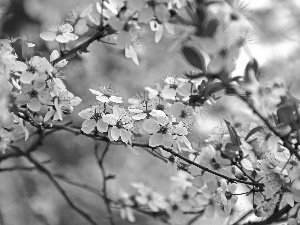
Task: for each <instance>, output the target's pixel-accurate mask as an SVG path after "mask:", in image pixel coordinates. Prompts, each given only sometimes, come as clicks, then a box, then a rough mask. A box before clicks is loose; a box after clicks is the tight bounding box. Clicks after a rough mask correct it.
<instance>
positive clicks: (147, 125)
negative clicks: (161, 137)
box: [143, 119, 160, 134]
mask: <svg viewBox="0 0 300 225" xmlns="http://www.w3.org/2000/svg"><path fill="white" fill-rule="evenodd" d="M143 128H144V130H145V131H147V132H148V133H149V134H153V133H157V132H158V131H159V129H160V125H159V124H158V123H157V121H156V120H154V119H147V120H145V121H144V123H143Z"/></svg>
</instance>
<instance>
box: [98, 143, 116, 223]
mask: <svg viewBox="0 0 300 225" xmlns="http://www.w3.org/2000/svg"><path fill="white" fill-rule="evenodd" d="M109 146H110V142H106V147H105V149H104V150H103V153H102V155H101V156H100V157H99V156H98V143H97V141H96V142H95V151H94V154H95V157H96V159H97V163H98V165H99V168H100V170H101V174H102V180H103V184H102V192H103V195H104V202H105V205H106V210H107V212H108V218H109V222H110V224H111V225H114V224H115V223H114V220H113V215H112V210H111V207H110V201H109V200H108V194H107V181H108V177H107V176H106V172H105V168H104V166H103V162H104V158H105V156H106V154H107V153H108V151H109Z"/></svg>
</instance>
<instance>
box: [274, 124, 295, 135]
mask: <svg viewBox="0 0 300 225" xmlns="http://www.w3.org/2000/svg"><path fill="white" fill-rule="evenodd" d="M276 130H277V132H278V133H279V134H280V135H281V136H286V135H288V134H289V133H290V132H291V131H292V128H291V126H290V125H287V124H285V123H281V124H279V125H278V126H277V127H276Z"/></svg>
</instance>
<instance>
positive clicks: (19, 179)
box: [0, 0, 300, 225]
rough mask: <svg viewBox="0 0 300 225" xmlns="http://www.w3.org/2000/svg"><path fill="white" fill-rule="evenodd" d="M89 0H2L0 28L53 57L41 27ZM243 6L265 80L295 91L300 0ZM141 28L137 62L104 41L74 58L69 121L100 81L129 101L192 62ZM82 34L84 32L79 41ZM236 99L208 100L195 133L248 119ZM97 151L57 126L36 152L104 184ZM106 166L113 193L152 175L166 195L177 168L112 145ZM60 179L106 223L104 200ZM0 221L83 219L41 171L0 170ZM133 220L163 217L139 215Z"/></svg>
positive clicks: (59, 167) (59, 168)
mask: <svg viewBox="0 0 300 225" xmlns="http://www.w3.org/2000/svg"><path fill="white" fill-rule="evenodd" d="M230 2H232V1H230ZM91 3H93V4H95V3H96V0H86V1H80V0H64V1H61V0H0V35H2V37H13V36H19V35H26V37H27V40H28V42H32V43H35V44H36V46H35V50H37V51H40V52H42V53H43V56H45V57H49V55H50V53H51V51H52V50H54V49H57V48H58V46H55V45H54V44H53V43H49V42H48V43H46V42H44V41H43V40H42V39H41V38H39V33H41V32H42V31H45V30H46V29H47V28H48V27H49V26H51V25H54V24H57V23H59V22H62V21H64V19H66V18H67V17H68V13H70V10H71V9H74V8H76V7H79V8H84V7H86V6H88V5H89V4H91ZM240 5H242V6H243V7H239V8H242V13H245V14H246V15H247V16H248V18H249V20H250V22H251V24H252V26H253V28H254V31H255V32H254V33H255V36H253V37H252V38H251V40H249V43H248V46H249V48H250V50H251V52H252V54H253V56H254V57H255V58H256V59H257V60H258V62H259V64H260V65H261V69H262V76H261V79H262V81H264V82H266V83H268V82H269V81H270V80H274V79H275V78H278V79H279V78H280V79H284V80H285V82H286V85H287V86H291V91H292V92H293V93H294V94H295V95H296V96H297V95H298V94H299V85H300V83H299V82H300V80H299V76H298V71H299V69H300V68H299V67H300V60H299V55H300V54H299V50H300V49H299V47H300V46H299V43H300V40H299V39H300V2H299V1H298V0H286V1H281V0H245V1H242V2H240V4H239V6H240ZM142 29H143V38H142V47H141V48H140V51H139V60H140V66H137V65H135V64H134V63H133V61H132V60H131V59H127V58H126V57H125V55H124V51H123V50H119V49H116V48H115V47H114V46H111V45H108V44H104V43H101V42H98V43H93V44H92V45H91V46H89V48H88V50H89V51H90V53H85V54H81V55H79V56H77V57H75V58H74V59H73V60H71V61H70V62H69V66H68V68H67V69H66V71H65V75H66V81H65V82H66V85H67V86H68V89H69V90H70V91H71V92H73V93H74V94H75V95H77V96H80V97H81V98H82V99H83V101H82V104H80V105H79V106H78V107H76V108H75V111H74V113H73V114H72V115H73V116H72V118H71V117H69V118H66V120H73V121H74V123H76V124H81V122H82V120H81V119H80V118H79V117H78V116H77V113H78V112H79V111H81V110H82V109H85V108H87V107H89V106H90V105H91V104H94V103H95V96H94V95H93V94H92V93H90V91H89V88H93V89H97V87H98V85H100V84H101V85H110V84H111V85H112V87H113V88H114V89H115V90H117V91H118V92H119V93H120V96H122V97H123V100H124V102H127V100H128V98H129V97H132V96H134V95H135V94H137V93H142V92H143V88H144V87H145V86H153V84H154V83H155V82H160V81H161V80H162V79H164V78H165V77H166V76H167V75H172V76H180V75H181V74H182V73H183V72H184V71H186V70H190V69H192V68H191V67H190V66H189V65H188V64H187V63H186V62H185V61H184V59H183V57H182V56H181V54H180V53H179V52H178V51H176V49H175V50H170V48H171V47H172V44H173V43H174V41H175V39H173V38H172V37H164V38H163V39H162V41H161V42H160V43H159V44H155V43H154V34H153V33H152V32H149V28H148V27H146V26H145V27H142ZM85 38H87V37H82V38H81V39H79V40H78V42H80V41H82V40H84V39H85ZM77 44H78V43H77ZM72 45H74V46H75V45H76V42H75V43H72V44H71V45H70V47H72ZM247 61H248V58H247V57H246V54H245V53H243V52H242V53H241V56H240V58H239V59H238V62H237V65H238V66H237V69H236V71H235V72H234V73H235V74H236V75H241V74H242V73H243V70H244V66H245V65H246V63H247ZM232 98H233V97H223V98H222V99H221V100H219V101H218V102H217V103H216V104H214V105H213V106H212V107H210V108H209V109H208V111H207V112H206V114H207V116H205V117H204V119H203V126H202V127H200V128H199V130H197V131H195V132H194V133H193V134H192V135H193V136H200V137H201V138H205V137H206V136H205V135H207V133H208V131H211V132H213V130H214V128H215V127H217V126H220V119H222V118H227V119H229V120H231V121H233V122H236V123H238V122H245V120H247V119H245V118H247V117H245V115H247V116H250V111H249V110H248V109H247V107H246V106H245V105H244V104H242V103H241V102H239V101H238V100H236V101H232ZM229 100H230V101H229ZM237 109H238V110H237ZM208 115H209V116H208ZM250 117H251V116H250ZM103 147H104V146H103ZM100 148H101V146H100ZM93 151H94V142H93V141H91V140H89V139H87V138H85V137H81V136H73V135H70V134H68V133H64V132H59V133H57V134H53V135H50V136H49V137H47V138H46V140H45V141H44V143H43V146H42V147H41V148H40V149H39V151H37V152H36V153H35V155H36V156H37V157H38V158H39V159H41V160H42V159H44V160H47V159H50V158H51V163H50V164H49V165H47V166H48V167H49V168H51V169H52V170H53V171H55V172H60V173H62V174H65V175H66V176H68V177H71V178H74V179H75V180H78V181H80V182H82V183H86V184H89V185H91V186H93V187H95V188H97V189H99V190H101V176H100V171H99V169H98V167H97V164H96V161H95V159H94V155H93ZM21 163H26V162H24V161H22V159H13V160H10V161H7V162H5V164H2V165H1V166H6V165H13V164H21ZM104 166H105V167H106V168H107V171H108V173H109V174H115V175H116V179H114V180H111V181H109V188H108V191H109V196H112V197H116V196H118V193H119V190H120V189H123V190H125V191H129V192H130V190H131V187H130V183H131V182H133V181H143V182H147V183H149V184H151V185H152V186H153V187H155V189H156V190H158V191H159V192H161V193H165V194H167V193H169V192H170V190H171V189H172V185H173V183H172V182H171V180H170V176H172V175H175V174H176V170H174V167H172V165H170V164H166V163H164V162H162V161H160V160H157V159H156V158H154V157H152V156H151V155H149V154H148V153H147V152H143V151H142V150H141V151H140V154H139V155H135V154H132V153H131V152H130V151H128V150H127V149H126V148H124V147H119V146H111V150H110V151H109V153H108V156H107V158H106V161H105V165H104ZM62 185H63V186H64V188H65V189H66V190H68V193H69V194H70V196H71V199H72V200H74V201H75V202H76V203H77V204H78V205H79V206H80V207H81V208H82V209H84V210H85V211H87V212H89V214H91V215H92V216H93V218H95V220H96V221H98V222H99V224H109V222H108V219H107V216H106V215H107V214H106V211H105V207H104V204H103V201H102V199H100V198H97V197H95V196H94V195H93V194H90V193H88V192H86V191H84V190H81V189H76V188H74V187H71V186H68V185H67V184H63V183H62ZM238 206H239V208H240V211H244V210H246V208H247V204H246V203H244V202H239V203H238ZM114 216H115V221H116V223H117V224H127V223H128V222H126V221H122V220H121V218H120V217H119V212H118V211H114ZM216 220H217V221H218V224H222V223H224V222H225V221H222V219H220V218H217V219H216ZM209 223H211V221H207V220H199V221H198V222H197V223H195V224H209ZM0 224H1V225H2V224H3V225H21V224H26V225H27V224H28V225H31V224H32V225H35V224H49V225H69V224H70V225H71V224H72V225H80V224H86V222H85V221H84V220H83V219H82V218H81V217H80V216H78V215H77V214H75V213H74V212H73V211H72V210H71V209H70V208H69V207H68V205H67V204H66V203H65V201H64V199H63V198H62V197H61V196H60V194H59V193H58V192H57V191H56V189H55V188H53V186H52V185H51V184H50V182H49V181H48V179H47V178H46V177H45V176H44V175H41V174H38V173H36V172H30V173H28V172H12V173H0ZM136 224H144V225H146V224H160V222H159V221H155V220H153V219H149V218H146V217H143V216H141V215H137V222H136ZM178 224H180V221H178Z"/></svg>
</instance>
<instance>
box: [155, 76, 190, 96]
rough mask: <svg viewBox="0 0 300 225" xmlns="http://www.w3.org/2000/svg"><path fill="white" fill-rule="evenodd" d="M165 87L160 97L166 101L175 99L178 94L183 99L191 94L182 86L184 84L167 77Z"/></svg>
mask: <svg viewBox="0 0 300 225" xmlns="http://www.w3.org/2000/svg"><path fill="white" fill-rule="evenodd" d="M165 84H166V85H165V86H164V88H163V89H162V91H161V96H162V97H163V98H166V99H175V97H176V95H177V94H179V95H181V96H183V97H187V96H189V95H190V94H191V93H190V92H189V91H188V90H187V89H185V88H184V87H183V86H184V85H185V83H184V82H181V81H179V80H178V78H176V77H167V78H166V79H165Z"/></svg>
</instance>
